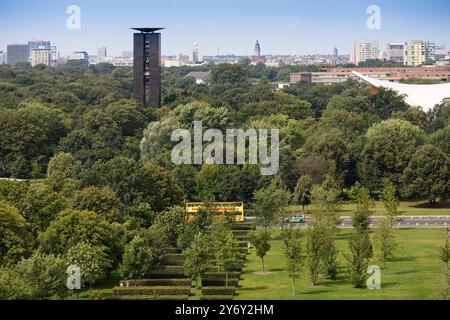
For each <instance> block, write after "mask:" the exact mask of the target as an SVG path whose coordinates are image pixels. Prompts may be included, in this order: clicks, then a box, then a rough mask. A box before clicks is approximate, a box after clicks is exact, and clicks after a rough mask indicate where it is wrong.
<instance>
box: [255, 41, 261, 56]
mask: <svg viewBox="0 0 450 320" xmlns="http://www.w3.org/2000/svg"><path fill="white" fill-rule="evenodd" d="M255 56H256V57H261V45H260V44H259V41H258V40H256V44H255Z"/></svg>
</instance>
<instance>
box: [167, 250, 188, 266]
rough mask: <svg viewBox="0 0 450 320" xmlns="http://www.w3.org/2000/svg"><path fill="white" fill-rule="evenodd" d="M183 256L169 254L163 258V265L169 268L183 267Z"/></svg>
mask: <svg viewBox="0 0 450 320" xmlns="http://www.w3.org/2000/svg"><path fill="white" fill-rule="evenodd" d="M184 260H185V259H184V255H182V254H178V253H171V254H168V255H166V256H165V257H164V259H163V264H166V265H169V266H183V265H184Z"/></svg>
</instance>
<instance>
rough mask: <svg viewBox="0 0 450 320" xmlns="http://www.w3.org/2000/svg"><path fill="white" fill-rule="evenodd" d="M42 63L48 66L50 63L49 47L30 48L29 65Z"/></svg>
mask: <svg viewBox="0 0 450 320" xmlns="http://www.w3.org/2000/svg"><path fill="white" fill-rule="evenodd" d="M38 64H44V65H46V66H48V67H50V66H51V64H52V53H51V50H50V49H33V50H31V66H33V67H34V66H37V65H38Z"/></svg>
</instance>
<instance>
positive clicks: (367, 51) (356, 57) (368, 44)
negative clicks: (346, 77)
mask: <svg viewBox="0 0 450 320" xmlns="http://www.w3.org/2000/svg"><path fill="white" fill-rule="evenodd" d="M379 55H380V45H379V43H378V41H366V40H362V41H356V42H355V45H354V48H353V63H354V64H356V65H357V64H359V63H360V62H365V61H367V60H376V59H378V58H379Z"/></svg>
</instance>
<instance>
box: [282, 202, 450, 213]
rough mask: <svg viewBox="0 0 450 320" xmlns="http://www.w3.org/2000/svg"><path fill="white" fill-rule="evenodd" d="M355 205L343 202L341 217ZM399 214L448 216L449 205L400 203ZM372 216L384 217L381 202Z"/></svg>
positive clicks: (295, 210)
mask: <svg viewBox="0 0 450 320" xmlns="http://www.w3.org/2000/svg"><path fill="white" fill-rule="evenodd" d="M354 208H355V204H353V203H348V202H344V203H343V204H342V205H341V215H342V216H350V215H351V214H352V211H353V209H354ZM302 210H303V208H302V207H301V206H290V207H288V211H289V212H292V213H294V212H298V211H302ZM398 210H399V213H400V214H401V215H424V216H427V215H450V203H444V204H442V203H441V204H438V205H437V206H436V207H435V208H430V207H429V206H428V204H427V203H425V202H420V201H419V202H401V203H400V207H399V209H398ZM373 211H374V215H384V213H385V210H384V205H383V202H381V201H377V202H375V208H374V209H373Z"/></svg>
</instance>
